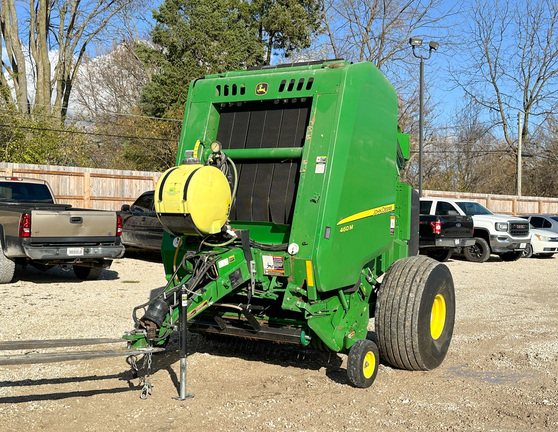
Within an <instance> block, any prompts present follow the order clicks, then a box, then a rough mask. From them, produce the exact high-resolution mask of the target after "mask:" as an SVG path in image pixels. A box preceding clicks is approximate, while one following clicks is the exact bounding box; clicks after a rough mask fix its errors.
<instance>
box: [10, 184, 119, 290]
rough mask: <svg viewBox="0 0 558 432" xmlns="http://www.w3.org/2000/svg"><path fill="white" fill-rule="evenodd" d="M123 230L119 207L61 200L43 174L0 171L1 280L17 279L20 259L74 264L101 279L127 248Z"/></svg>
mask: <svg viewBox="0 0 558 432" xmlns="http://www.w3.org/2000/svg"><path fill="white" fill-rule="evenodd" d="M121 233H122V220H121V218H120V216H118V215H117V214H116V212H111V211H101V210H86V209H77V208H72V206H71V205H67V204H56V203H55V200H54V195H53V193H52V191H51V189H50V186H49V185H48V183H47V182H46V181H44V180H38V179H29V178H22V177H0V283H9V282H10V281H11V280H12V278H13V276H14V271H15V264H16V263H17V264H22V265H26V264H31V265H33V266H35V267H36V268H39V269H41V270H46V269H49V268H51V267H52V266H54V265H58V264H60V265H71V266H72V267H73V270H74V273H75V275H76V277H77V278H78V279H81V280H86V279H97V278H98V277H99V276H100V275H101V272H102V270H103V269H104V268H108V267H109V266H110V265H111V263H112V259H113V258H120V257H121V256H122V255H123V254H124V246H123V245H122V242H121V240H120V235H121Z"/></svg>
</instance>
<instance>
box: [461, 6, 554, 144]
mask: <svg viewBox="0 0 558 432" xmlns="http://www.w3.org/2000/svg"><path fill="white" fill-rule="evenodd" d="M464 9H465V10H467V11H468V16H466V17H465V18H466V19H465V22H466V23H467V25H466V26H465V27H464V29H463V31H462V36H461V37H462V39H463V40H466V41H467V44H463V46H462V47H460V52H457V53H456V57H455V61H454V62H453V63H454V64H455V65H457V66H458V67H454V68H453V70H452V75H453V77H454V80H455V82H456V83H457V84H458V85H459V86H460V87H461V88H462V89H463V91H464V92H465V94H467V95H468V96H470V97H471V98H472V99H473V100H474V101H475V102H476V103H477V104H479V105H480V106H482V107H483V108H484V109H485V110H486V111H487V112H489V113H490V117H491V120H492V122H493V124H494V125H498V126H499V128H500V131H501V136H502V137H503V139H504V140H505V143H506V145H507V147H508V148H509V149H510V151H512V152H514V153H516V154H517V134H516V133H515V131H516V124H517V113H518V112H521V113H523V116H524V121H523V128H522V131H521V134H522V137H523V142H527V141H528V135H529V127H530V125H531V123H532V122H533V121H535V122H536V120H534V118H535V119H536V117H537V116H542V115H545V114H546V113H548V112H550V111H552V109H553V108H554V107H556V104H557V102H558V99H557V93H556V92H557V85H558V4H557V3H556V2H555V1H553V0H531V1H528V2H511V1H509V0H497V1H494V2H486V1H482V0H472V3H471V5H470V7H468V8H464ZM460 53H461V55H460Z"/></svg>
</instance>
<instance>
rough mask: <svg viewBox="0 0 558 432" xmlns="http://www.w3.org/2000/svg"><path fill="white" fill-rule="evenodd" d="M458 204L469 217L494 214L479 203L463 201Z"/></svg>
mask: <svg viewBox="0 0 558 432" xmlns="http://www.w3.org/2000/svg"><path fill="white" fill-rule="evenodd" d="M456 204H457V205H458V206H459V208H460V209H461V210H463V213H465V214H466V215H467V216H474V215H491V214H493V213H492V212H491V211H490V210H488V209H487V208H486V207H484V206H483V205H480V204H479V203H477V202H469V201H461V202H458V203H456Z"/></svg>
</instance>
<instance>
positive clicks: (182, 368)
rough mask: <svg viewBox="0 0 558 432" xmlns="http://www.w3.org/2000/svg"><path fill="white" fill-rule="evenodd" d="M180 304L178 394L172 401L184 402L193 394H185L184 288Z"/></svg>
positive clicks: (185, 297) (185, 310)
mask: <svg viewBox="0 0 558 432" xmlns="http://www.w3.org/2000/svg"><path fill="white" fill-rule="evenodd" d="M180 294H181V303H180V334H179V338H178V341H179V345H180V393H179V395H178V396H176V397H174V398H173V399H176V400H181V401H183V400H186V399H190V398H193V397H194V395H193V394H189V393H186V357H187V356H188V334H187V332H188V326H187V325H186V324H187V321H188V295H187V292H186V289H185V286H183V287H182V290H181V293H180Z"/></svg>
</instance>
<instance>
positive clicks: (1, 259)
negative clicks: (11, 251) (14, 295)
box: [0, 245, 15, 284]
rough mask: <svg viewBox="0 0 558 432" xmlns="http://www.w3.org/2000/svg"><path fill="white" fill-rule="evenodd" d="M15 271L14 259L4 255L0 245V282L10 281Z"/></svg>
mask: <svg viewBox="0 0 558 432" xmlns="http://www.w3.org/2000/svg"><path fill="white" fill-rule="evenodd" d="M14 273H15V261H13V260H11V259H9V258H8V257H7V256H6V255H4V251H3V250H2V246H1V245H0V284H7V283H10V282H11V281H12V279H13V278H14Z"/></svg>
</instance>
